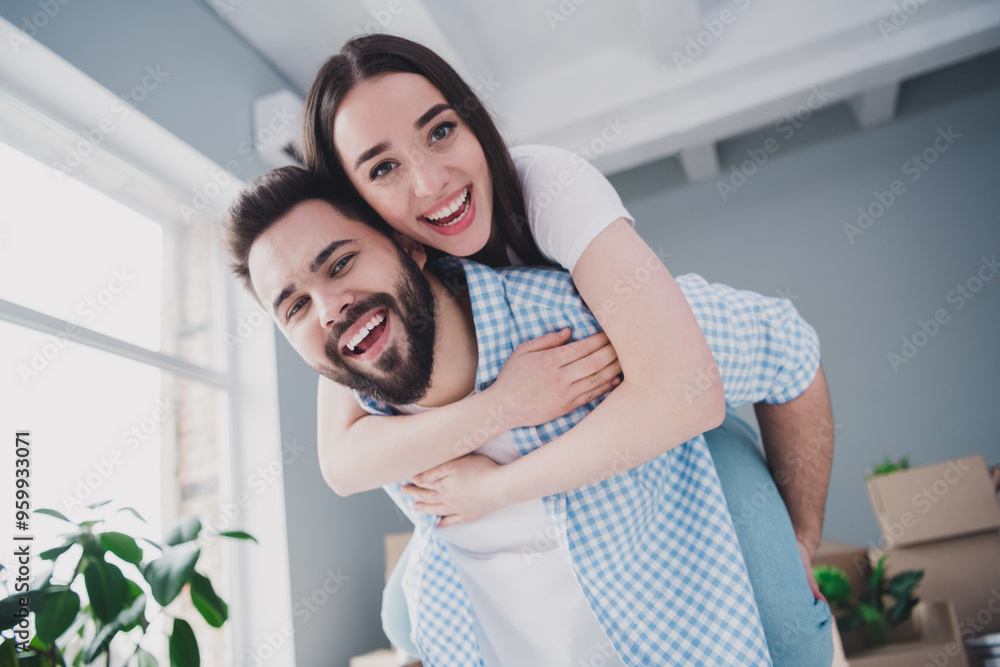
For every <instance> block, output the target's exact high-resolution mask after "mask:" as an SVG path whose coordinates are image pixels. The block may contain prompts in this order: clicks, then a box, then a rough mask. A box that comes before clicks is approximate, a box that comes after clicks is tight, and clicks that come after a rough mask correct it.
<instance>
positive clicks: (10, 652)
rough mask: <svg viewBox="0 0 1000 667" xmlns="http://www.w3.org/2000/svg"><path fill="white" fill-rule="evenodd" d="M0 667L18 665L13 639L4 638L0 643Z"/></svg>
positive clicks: (15, 645)
mask: <svg viewBox="0 0 1000 667" xmlns="http://www.w3.org/2000/svg"><path fill="white" fill-rule="evenodd" d="M0 667H18V665H17V644H16V642H15V641H14V640H13V639H4V640H3V642H2V643H0Z"/></svg>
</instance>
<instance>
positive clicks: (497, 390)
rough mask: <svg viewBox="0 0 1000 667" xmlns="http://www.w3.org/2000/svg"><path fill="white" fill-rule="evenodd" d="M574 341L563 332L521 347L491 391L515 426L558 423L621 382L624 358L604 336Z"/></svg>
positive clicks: (557, 332) (535, 339) (505, 365)
mask: <svg viewBox="0 0 1000 667" xmlns="http://www.w3.org/2000/svg"><path fill="white" fill-rule="evenodd" d="M569 337H570V330H569V329H562V330H561V331H556V332H553V333H549V334H545V335H544V336H539V337H538V338H534V339H532V340H529V341H526V342H524V343H521V344H520V345H518V346H517V349H516V350H514V354H512V355H511V356H510V358H509V359H508V360H507V363H505V364H504V367H503V368H502V369H501V370H500V374H499V375H498V376H497V379H496V382H494V383H493V385H492V386H491V387H489V388H488V389H486V390H485V391H486V392H490V393H491V394H492V395H493V397H494V398H496V397H497V396H499V397H500V401H501V405H503V406H504V407H505V408H506V409H507V410H508V414H509V415H510V416H511V419H512V421H513V423H514V424H515V425H517V426H537V425H539V424H545V423H547V422H550V421H552V420H553V419H558V418H559V417H562V416H563V415H565V414H568V413H570V412H572V411H573V410H575V409H577V408H578V407H580V406H581V405H586V404H587V403H590V402H591V401H593V400H594V399H596V398H598V397H599V396H603V395H604V394H606V393H607V392H609V391H611V390H612V389H613V388H615V387H616V386H617V385H618V384H619V383H620V382H621V380H620V378H619V377H618V374H619V373H621V372H622V367H621V364H620V363H618V353H617V352H615V348H614V347H612V345H611V343H610V342H609V341H608V337H607V336H606V335H605V334H604V333H598V334H594V335H593V336H590V337H588V338H584V339H582V340H578V341H573V342H571V343H567V342H566V341H568V340H569ZM484 393H485V392H484Z"/></svg>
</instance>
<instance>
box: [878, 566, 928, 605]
mask: <svg viewBox="0 0 1000 667" xmlns="http://www.w3.org/2000/svg"><path fill="white" fill-rule="evenodd" d="M923 578H924V571H923V570H904V571H903V572H899V573H898V574H896V575H895V576H894V577H892V578H891V579H889V581H887V582H886V584H885V592H886V594H887V595H891V596H892V597H894V598H896V599H897V600H899V601H901V602H902V601H904V600H907V599H908V598H909V597H910V596H911V595H913V591H914V590H915V589H916V588H917V586H919V585H920V580H921V579H923Z"/></svg>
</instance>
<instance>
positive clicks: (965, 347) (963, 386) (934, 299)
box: [0, 0, 1000, 667]
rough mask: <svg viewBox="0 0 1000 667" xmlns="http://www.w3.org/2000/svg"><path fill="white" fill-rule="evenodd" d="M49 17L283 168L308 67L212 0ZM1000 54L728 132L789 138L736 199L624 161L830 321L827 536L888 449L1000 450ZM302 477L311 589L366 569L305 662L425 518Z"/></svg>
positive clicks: (639, 191) (291, 411)
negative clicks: (276, 144) (966, 293)
mask: <svg viewBox="0 0 1000 667" xmlns="http://www.w3.org/2000/svg"><path fill="white" fill-rule="evenodd" d="M37 11H39V5H38V4H37V2H30V1H26V0H5V2H4V3H3V5H2V7H0V15H3V16H4V18H6V19H7V20H9V21H12V22H13V23H15V24H17V25H20V24H21V22H22V18H23V17H25V16H31V15H32V14H34V13H35V12H37ZM37 38H38V39H39V40H40V41H41V42H42V43H44V44H45V45H46V46H48V47H49V48H51V49H52V50H54V51H56V52H57V53H59V54H60V55H62V56H63V57H64V58H66V59H67V60H69V61H70V62H72V63H74V64H75V65H76V66H77V67H79V68H80V69H82V70H83V71H85V72H87V73H88V74H89V75H90V76H92V77H94V78H95V79H96V80H97V81H99V82H101V83H102V84H103V85H105V86H106V87H108V88H110V89H111V90H112V91H115V92H118V93H125V92H127V91H128V90H129V89H130V88H132V87H133V86H134V85H135V84H136V83H137V82H138V81H139V80H141V78H142V73H143V70H144V69H145V67H146V66H147V65H149V66H156V65H160V66H161V68H162V69H163V70H165V71H168V72H170V77H169V78H168V79H167V80H165V81H164V83H163V85H162V86H161V87H160V88H158V89H157V90H155V91H154V92H153V93H151V94H150V96H149V97H148V98H147V99H146V100H144V101H143V102H142V103H140V104H139V105H138V106H139V108H140V110H141V111H143V112H144V113H145V114H147V115H149V116H150V117H151V118H153V119H154V120H156V121H157V122H159V123H161V124H162V125H163V126H164V127H166V128H167V129H169V130H170V131H172V132H174V133H175V134H176V135H178V136H179V137H181V138H182V139H184V140H185V141H187V142H189V143H190V144H191V145H192V146H194V147H195V148H197V149H198V150H200V151H201V152H203V153H204V154H205V155H207V156H208V157H210V158H212V159H213V160H215V161H216V162H218V163H219V164H226V163H227V162H229V161H230V160H239V161H240V162H241V165H243V167H244V169H245V171H244V173H241V174H240V176H241V177H243V178H252V177H253V176H254V175H256V174H259V173H261V172H262V171H263V170H264V166H263V165H262V164H260V162H259V161H258V160H256V159H254V158H252V157H251V159H249V160H247V159H246V157H247V156H245V155H243V154H241V153H239V145H240V144H241V142H243V141H245V140H246V139H247V138H248V137H249V135H250V133H251V129H250V113H249V108H250V102H251V100H253V99H254V98H256V97H258V96H260V95H263V94H267V93H270V92H273V91H275V90H278V89H280V88H284V87H291V86H289V84H288V83H287V82H286V81H284V80H283V78H282V77H281V76H280V75H279V74H277V73H276V72H275V71H274V69H273V68H272V67H271V66H270V65H269V64H268V63H267V62H266V61H265V60H263V59H262V58H260V56H258V55H257V54H256V53H255V52H254V51H253V50H252V49H251V48H250V47H249V46H247V45H246V44H245V43H244V42H243V41H242V40H241V39H240V38H239V37H237V36H235V35H234V34H233V33H232V32H231V31H229V30H228V29H227V28H226V26H225V25H224V24H223V23H222V22H221V21H220V20H219V19H218V17H217V16H216V15H215V14H214V13H213V12H212V11H211V9H209V8H207V7H206V6H205V5H203V4H201V3H200V2H196V1H195V0H174V1H173V2H171V3H169V5H166V4H165V3H157V2H152V1H151V0H144V1H133V2H126V1H125V0H102V1H101V2H71V3H69V4H67V5H65V6H63V5H60V9H59V12H58V14H57V15H56V16H55V17H53V18H52V19H51V20H50V21H49V23H48V24H47V25H46V26H45V27H44V28H42V29H40V30H39V31H38V35H37ZM998 72H1000V54H994V55H990V56H987V57H984V58H980V59H978V60H976V61H971V62H969V63H966V64H963V65H960V66H958V67H955V68H952V69H950V70H947V71H942V72H940V73H935V74H932V75H929V76H926V77H923V78H922V79H920V80H917V81H914V82H912V83H909V84H907V85H906V86H904V90H903V93H902V97H901V102H900V117H899V120H898V121H896V122H894V123H891V124H889V125H887V126H883V127H880V128H875V129H870V130H865V131H862V130H859V129H857V127H856V125H855V123H854V121H853V119H852V118H851V116H850V114H849V113H848V112H847V110H846V108H844V107H842V106H838V107H833V108H830V109H828V110H824V111H822V112H821V113H818V114H816V115H814V116H813V117H812V118H811V119H810V120H809V121H808V122H807V123H806V124H805V125H804V126H802V127H801V128H800V129H798V130H797V131H796V132H795V134H794V135H793V136H792V137H791V138H785V135H784V134H782V133H781V132H779V131H778V130H776V129H775V128H773V127H768V128H765V129H763V130H761V131H759V132H756V133H753V134H750V135H746V136H743V137H740V138H738V139H735V140H733V141H730V142H726V143H725V144H724V145H722V146H721V158H722V161H723V166H724V170H725V171H726V173H727V174H728V173H729V171H730V166H731V165H733V164H737V163H741V162H743V161H744V160H745V159H746V157H747V156H746V151H747V150H754V149H757V148H760V147H762V146H763V145H764V142H765V141H766V140H767V139H768V138H771V137H773V138H774V139H775V140H776V141H777V142H778V144H779V146H780V150H779V151H778V152H777V153H776V154H773V155H771V156H770V158H769V160H768V162H767V163H766V164H764V165H763V166H762V167H760V168H759V169H758V170H757V172H756V173H754V174H753V176H752V177H750V178H749V179H748V181H747V182H746V184H745V185H743V186H742V187H740V188H739V189H738V191H737V192H736V193H732V194H731V195H730V197H729V199H728V201H725V202H723V201H722V199H721V197H720V195H719V193H718V190H717V185H716V182H715V180H714V179H713V180H709V181H707V182H703V183H696V184H688V183H685V182H684V180H683V178H682V177H681V174H680V170H679V168H678V165H677V163H676V161H675V160H673V159H671V160H664V161H660V162H657V163H655V164H651V165H648V166H646V167H642V168H640V169H635V170H633V171H630V172H627V173H623V174H620V175H617V176H615V177H614V178H613V179H612V181H613V182H614V184H615V186H616V187H617V188H618V190H619V192H621V194H622V196H623V198H624V199H625V202H626V204H627V206H628V207H629V209H630V210H631V212H632V214H633V215H634V216H635V217H636V218H637V220H638V229H639V231H640V233H641V234H642V235H643V237H644V238H645V239H646V240H647V241H648V242H649V243H650V245H651V246H653V247H654V248H658V247H659V246H663V249H664V251H666V252H671V253H673V256H672V257H670V258H669V259H668V266H669V267H670V268H671V270H672V271H673V272H674V273H684V272H687V271H696V272H699V273H701V274H703V275H705V276H706V277H708V278H709V279H711V280H714V281H719V282H724V283H728V284H731V285H734V286H738V287H741V288H747V289H753V290H756V291H759V292H762V293H765V294H777V293H778V292H779V290H780V291H781V292H782V293H784V294H786V295H787V294H789V293H791V294H792V295H793V297H794V301H795V303H796V305H797V306H798V308H799V309H800V311H801V312H802V313H803V315H805V317H806V318H807V319H809V321H810V322H812V323H813V324H814V325H815V327H816V328H817V330H818V331H819V333H820V335H821V337H822V341H823V361H824V367H825V369H826V372H827V377H828V379H829V382H830V387H831V391H832V393H833V400H834V409H835V414H836V423H837V424H838V431H837V451H836V456H835V460H834V471H833V482H832V488H831V492H830V502H829V506H828V508H829V509H828V512H827V522H826V534H827V536H830V537H833V538H837V539H842V540H848V541H852V542H858V543H867V542H869V541H874V540H876V539H877V537H878V531H877V529H876V525H875V521H874V517H873V515H872V512H871V508H870V505H869V502H868V499H867V495H866V493H865V491H864V488H863V472H864V469H865V468H866V467H867V466H869V465H870V464H871V463H872V462H873V461H875V460H877V459H879V458H881V457H882V456H883V455H885V454H890V455H893V456H898V455H902V454H910V455H912V457H913V460H914V462H915V463H918V464H919V463H926V462H932V461H938V460H942V459H945V458H949V457H952V456H957V455H961V454H970V453H978V452H981V453H984V454H985V455H986V458H987V460H990V461H997V460H1000V438H997V436H996V435H995V434H996V433H997V432H998V430H1000V415H998V411H997V403H998V401H997V391H996V389H995V387H996V378H997V377H998V375H1000V355H998V354H997V352H996V349H995V346H996V341H997V339H998V336H997V331H998V325H1000V308H998V305H1000V280H998V281H991V282H988V283H986V284H985V285H984V286H983V288H982V291H980V292H979V293H977V294H976V295H975V297H974V298H973V299H972V300H970V301H969V302H968V303H966V304H965V306H964V307H963V308H962V309H961V310H958V309H957V307H956V305H955V304H954V303H949V302H948V300H947V295H948V293H949V291H950V290H952V289H954V287H955V285H956V284H957V283H960V282H962V283H964V282H966V281H967V280H968V279H969V278H971V277H973V276H974V275H975V272H976V270H977V269H978V267H979V266H980V257H981V256H984V255H985V256H986V257H992V255H993V254H994V253H998V254H1000V193H998V188H997V178H996V174H997V169H996V166H995V164H994V161H995V160H996V159H997V157H998V156H1000V133H998V130H997V129H996V119H997V118H998V117H1000V113H998V112H1000V76H998V74H997V73H998ZM300 92H301V91H300ZM948 126H951V127H952V129H953V130H954V132H956V133H958V134H959V135H961V136H960V138H959V139H958V140H956V142H955V143H954V145H953V146H951V147H950V148H949V150H948V151H947V152H946V153H944V154H942V155H941V156H940V159H939V160H938V161H937V162H936V163H935V164H933V165H932V166H931V167H930V168H929V169H928V170H927V171H926V172H924V173H922V175H921V177H920V178H919V180H917V181H915V182H910V181H909V180H908V179H909V178H910V176H909V175H908V174H904V173H903V172H902V169H903V165H904V163H905V162H906V161H907V160H909V159H910V157H911V156H912V155H913V154H914V153H918V152H922V151H923V150H924V149H925V148H928V147H929V146H931V145H932V142H933V140H934V137H935V134H936V132H937V129H938V128H939V127H940V128H947V127H948ZM894 179H901V180H903V181H904V183H905V185H906V191H905V193H904V194H902V195H901V196H899V197H898V198H897V201H895V202H894V203H893V205H892V206H891V207H890V208H889V209H888V210H887V211H886V212H885V213H884V215H882V216H881V217H880V218H878V219H877V220H876V221H875V223H874V224H873V225H872V226H871V227H870V228H868V229H867V230H866V231H865V232H864V233H863V234H862V235H860V236H857V237H855V239H854V243H853V244H852V243H850V242H849V241H848V238H847V235H846V234H845V232H844V229H843V225H844V224H845V223H854V222H855V220H856V218H857V214H856V209H857V207H858V206H865V207H867V206H868V205H870V204H871V203H872V202H873V201H874V196H873V192H874V191H875V190H886V189H888V187H889V185H890V184H891V183H892V181H893V180H894ZM938 309H945V310H946V311H947V312H946V314H947V315H948V317H949V318H950V319H949V321H948V322H947V323H946V324H944V325H942V326H941V327H940V329H939V330H938V331H937V333H936V335H935V336H934V337H933V338H932V339H930V342H929V343H928V344H927V345H926V346H925V347H922V348H920V349H919V351H918V353H917V354H916V356H914V357H913V359H912V360H911V361H909V363H907V364H905V365H902V366H900V367H899V368H898V372H894V371H893V369H892V368H891V367H890V365H889V362H888V361H887V354H888V353H889V352H893V351H894V352H897V353H898V352H899V350H900V346H901V344H902V343H901V340H900V339H901V337H902V336H911V337H912V335H913V334H914V332H916V331H918V330H919V329H918V326H919V325H918V321H919V320H928V319H929V318H932V317H933V316H934V313H935V311H937V310H938ZM277 353H278V365H279V368H278V381H279V391H280V411H281V413H280V416H281V424H282V429H281V431H282V439H283V441H285V442H304V443H311V442H314V441H315V438H316V426H315V424H316V408H315V387H316V378H315V375H314V373H313V372H312V371H311V369H309V368H308V367H306V366H305V364H304V363H303V362H301V360H300V359H299V358H298V357H297V355H295V353H294V351H292V350H291V348H290V347H289V346H288V345H287V343H286V342H285V341H284V339H283V338H280V337H279V342H278V349H277ZM751 414H752V413H751ZM285 489H286V502H287V512H288V531H289V543H290V546H291V549H290V561H291V570H292V571H291V583H292V595H293V603H298V602H300V601H301V600H302V598H304V597H306V596H309V595H311V594H312V593H313V592H314V591H315V590H316V589H317V588H318V587H320V586H322V584H323V581H324V579H325V578H326V577H327V576H328V575H327V574H326V571H327V570H328V569H330V570H332V571H334V572H336V570H337V568H340V571H341V573H342V574H343V575H346V576H347V577H349V579H347V580H346V581H345V582H344V583H343V585H342V586H341V588H340V590H338V592H337V593H336V594H335V595H334V596H332V597H331V599H330V600H329V601H328V602H327V603H326V604H325V605H323V607H322V608H321V609H319V610H318V611H317V612H316V613H313V614H310V620H309V621H308V622H307V623H304V624H299V625H297V627H296V630H295V631H296V637H295V641H296V656H297V660H298V664H299V665H300V667H312V666H313V665H317V666H318V665H324V666H325V665H346V663H347V657H348V656H350V655H354V654H357V653H360V652H363V651H365V650H369V649H372V648H375V647H376V646H378V645H380V644H384V643H385V639H384V637H383V636H382V634H381V630H380V627H379V619H378V608H379V603H380V600H379V593H380V586H381V581H382V576H383V571H382V567H383V564H382V557H381V552H382V544H381V536H382V535H383V534H384V533H386V532H395V531H399V530H405V529H407V523H406V520H405V519H404V518H402V517H401V515H400V514H399V513H398V512H396V511H395V509H394V508H393V506H392V504H391V503H390V502H389V501H388V500H387V498H386V497H385V496H384V494H382V493H381V492H371V493H366V494H361V495H358V496H355V497H352V498H347V499H342V498H339V497H337V496H336V495H334V494H333V493H332V492H331V491H329V490H328V489H327V488H326V486H325V484H324V483H323V481H322V479H321V477H320V474H319V471H318V466H317V465H316V460H315V458H314V457H300V458H299V459H297V460H296V462H294V463H292V464H291V465H289V466H288V467H287V468H286V470H285ZM250 640H251V642H250V643H251V645H256V644H257V643H259V642H258V641H255V640H254V638H250Z"/></svg>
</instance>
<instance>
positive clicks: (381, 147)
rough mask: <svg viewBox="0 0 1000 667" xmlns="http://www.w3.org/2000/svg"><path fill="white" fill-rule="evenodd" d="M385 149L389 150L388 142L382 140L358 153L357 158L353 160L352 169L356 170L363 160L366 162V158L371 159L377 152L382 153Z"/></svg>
mask: <svg viewBox="0 0 1000 667" xmlns="http://www.w3.org/2000/svg"><path fill="white" fill-rule="evenodd" d="M387 150H389V144H388V143H387V142H385V141H383V142H381V143H377V144H375V145H374V146H372V147H371V148H369V149H368V150H366V151H365V152H364V153H362V154H361V155H359V156H358V159H357V160H355V161H354V171H357V170H358V167H360V166H361V165H363V164H364V163H365V162H368V160H371V159H372V158H373V157H375V156H376V155H378V154H379V153H383V152H385V151H387Z"/></svg>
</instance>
